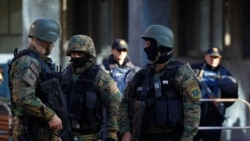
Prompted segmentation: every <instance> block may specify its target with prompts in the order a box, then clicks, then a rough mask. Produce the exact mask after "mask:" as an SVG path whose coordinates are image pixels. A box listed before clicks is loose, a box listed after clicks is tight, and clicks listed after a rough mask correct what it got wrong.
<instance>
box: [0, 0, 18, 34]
mask: <svg viewBox="0 0 250 141" xmlns="http://www.w3.org/2000/svg"><path fill="white" fill-rule="evenodd" d="M21 18H22V1H21V0H0V25H1V26H0V36H12V35H18V36H20V35H21V34H22V19H21Z"/></svg>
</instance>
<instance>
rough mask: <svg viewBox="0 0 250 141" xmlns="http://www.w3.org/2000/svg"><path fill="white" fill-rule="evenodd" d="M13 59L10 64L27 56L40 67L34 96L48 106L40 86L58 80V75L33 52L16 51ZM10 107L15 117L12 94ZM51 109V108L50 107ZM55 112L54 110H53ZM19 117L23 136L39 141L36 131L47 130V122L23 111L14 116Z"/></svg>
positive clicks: (46, 98) (45, 94) (26, 50)
mask: <svg viewBox="0 0 250 141" xmlns="http://www.w3.org/2000/svg"><path fill="white" fill-rule="evenodd" d="M14 55H15V56H14V58H13V59H12V62H14V60H16V59H18V58H20V57H22V56H24V55H29V56H31V57H33V58H35V59H36V60H37V61H38V62H39V63H40V65H41V73H40V74H39V75H40V80H39V81H40V83H38V86H36V89H35V94H36V96H37V97H38V98H39V99H41V101H42V102H43V103H44V104H45V105H47V106H49V105H50V104H49V100H48V96H49V94H50V93H49V92H45V91H42V89H41V86H40V84H41V83H42V82H44V81H46V80H48V79H51V78H55V79H59V76H60V75H59V73H56V72H54V71H53V68H52V65H51V64H50V63H46V62H44V61H43V60H42V59H41V58H40V57H39V56H37V54H36V53H35V52H33V51H32V50H29V49H25V50H23V51H21V52H19V53H18V54H17V50H16V51H15V53H14ZM9 68H10V69H11V64H10V67H9ZM10 69H9V74H10ZM9 87H10V91H11V92H12V89H13V88H12V84H11V81H9ZM11 106H12V109H13V115H15V111H16V109H17V107H16V104H15V103H14V102H13V100H12V94H11ZM50 108H52V109H53V107H50ZM53 110H55V109H53ZM16 116H18V117H19V119H20V120H21V121H22V123H23V126H24V128H25V136H26V137H27V138H32V139H34V140H39V139H37V137H38V136H37V135H38V134H39V133H38V131H39V130H38V129H39V128H44V129H48V128H49V127H48V124H47V123H48V122H47V121H45V120H42V119H40V118H38V117H34V116H29V114H27V113H25V111H22V115H16ZM46 133H50V131H49V130H46Z"/></svg>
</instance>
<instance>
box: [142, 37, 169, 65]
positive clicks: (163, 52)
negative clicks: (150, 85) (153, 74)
mask: <svg viewBox="0 0 250 141" xmlns="http://www.w3.org/2000/svg"><path fill="white" fill-rule="evenodd" d="M145 41H149V42H150V46H149V47H146V48H144V51H145V53H146V54H147V58H148V59H149V60H150V61H152V62H154V63H155V64H162V63H165V62H167V61H168V60H170V59H171V58H172V49H171V48H169V47H164V46H160V45H159V44H158V43H157V41H156V40H155V39H145Z"/></svg>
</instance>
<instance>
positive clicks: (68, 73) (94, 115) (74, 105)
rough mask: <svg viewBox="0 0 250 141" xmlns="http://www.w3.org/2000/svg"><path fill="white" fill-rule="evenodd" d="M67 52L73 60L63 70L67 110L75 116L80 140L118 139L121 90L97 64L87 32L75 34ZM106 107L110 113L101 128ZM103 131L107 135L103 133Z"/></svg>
mask: <svg viewBox="0 0 250 141" xmlns="http://www.w3.org/2000/svg"><path fill="white" fill-rule="evenodd" d="M66 55H67V56H70V57H71V60H70V61H71V63H70V64H69V66H68V67H67V68H66V69H65V70H64V71H63V84H62V87H63V91H64V92H65V94H66V95H67V99H68V100H67V101H68V110H69V112H70V113H71V114H72V115H73V123H74V124H73V131H74V133H75V134H76V136H77V137H78V139H79V140H80V141H97V140H100V139H101V138H102V137H106V139H105V140H106V141H116V140H117V131H118V124H117V113H118V107H119V104H120V100H121V99H120V92H119V89H118V88H117V86H116V83H115V81H114V80H113V79H112V78H111V77H110V76H109V74H107V73H105V72H104V71H103V70H102V69H101V68H100V67H99V66H98V65H96V64H95V63H94V61H95V60H94V59H95V57H96V52H95V46H94V42H93V40H92V39H91V37H89V36H86V35H74V36H72V37H71V38H70V40H69V45H68V48H67V50H66ZM103 108H105V111H106V112H107V117H105V119H107V123H106V124H107V128H106V129H102V127H103V126H102V124H103V122H104V121H103V119H104V117H103ZM102 130H105V131H106V133H107V134H106V135H104V136H102V135H101V133H102Z"/></svg>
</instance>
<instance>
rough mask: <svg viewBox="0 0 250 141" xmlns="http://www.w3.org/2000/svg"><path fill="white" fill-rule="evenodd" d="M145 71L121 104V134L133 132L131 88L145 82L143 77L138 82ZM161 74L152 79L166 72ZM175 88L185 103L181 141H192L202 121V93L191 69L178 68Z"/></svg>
mask: <svg viewBox="0 0 250 141" xmlns="http://www.w3.org/2000/svg"><path fill="white" fill-rule="evenodd" d="M154 69H156V68H154ZM145 71H146V70H145V69H142V70H141V71H139V72H138V73H137V74H136V75H135V77H134V78H133V79H132V81H131V82H130V83H129V84H128V86H127V88H126V89H125V96H124V98H123V99H122V101H121V103H120V108H119V110H120V112H119V115H118V124H119V127H120V132H121V134H124V133H125V132H131V127H130V120H131V119H129V112H130V111H129V101H130V100H131V99H132V98H133V97H132V96H133V94H131V93H133V91H131V88H132V87H133V86H134V85H136V84H135V83H138V81H139V82H140V81H144V80H145V76H141V77H140V78H139V80H136V79H138V77H137V76H139V75H141V74H145ZM159 72H160V73H154V75H153V76H152V77H155V78H156V77H159V75H161V74H162V73H164V70H162V71H159ZM175 88H176V89H177V91H178V93H179V94H180V95H181V97H182V101H183V112H184V113H183V114H184V121H183V124H184V125H183V131H182V136H181V139H180V140H181V141H192V139H193V136H194V135H195V134H196V133H197V131H198V126H199V121H200V106H199V98H200V96H201V92H200V88H199V86H198V83H197V81H196V80H195V78H194V76H193V75H192V73H191V70H190V69H189V68H187V67H185V66H182V67H180V68H178V70H177V71H176V73H175ZM141 130H145V129H141Z"/></svg>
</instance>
